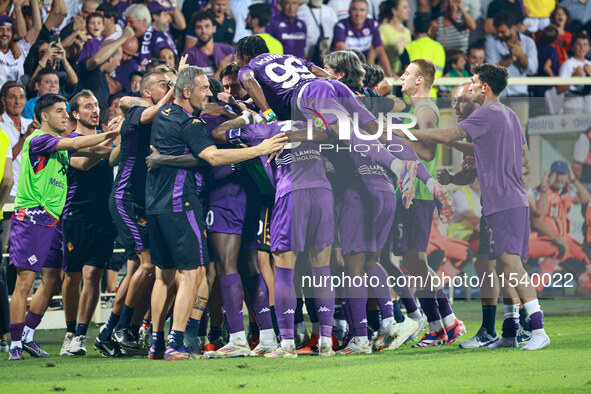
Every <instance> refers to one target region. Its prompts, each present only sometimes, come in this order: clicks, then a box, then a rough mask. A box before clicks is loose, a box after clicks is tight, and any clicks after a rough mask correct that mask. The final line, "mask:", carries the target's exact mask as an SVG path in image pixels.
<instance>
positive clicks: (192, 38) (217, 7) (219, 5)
mask: <svg viewBox="0 0 591 394" xmlns="http://www.w3.org/2000/svg"><path fill="white" fill-rule="evenodd" d="M209 4H210V8H211V12H212V14H213V17H214V19H213V20H214V22H215V23H214V25H215V28H216V29H215V34H214V35H213V41H214V42H221V43H223V44H228V45H232V42H233V40H234V33H236V21H235V20H234V18H233V17H232V16H231V14H230V7H229V4H230V0H210V2H209ZM196 43H197V35H196V34H195V23H194V21H193V20H192V19H191V20H190V23H189V25H188V26H187V31H186V35H185V49H189V48H190V47H192V46H193V45H195V44H196Z"/></svg>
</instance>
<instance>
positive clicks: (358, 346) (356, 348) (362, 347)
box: [337, 338, 371, 354]
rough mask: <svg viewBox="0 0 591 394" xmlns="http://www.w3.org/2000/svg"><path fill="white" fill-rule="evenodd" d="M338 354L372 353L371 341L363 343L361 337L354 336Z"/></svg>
mask: <svg viewBox="0 0 591 394" xmlns="http://www.w3.org/2000/svg"><path fill="white" fill-rule="evenodd" d="M337 354H371V345H370V344H369V341H365V343H361V341H359V338H354V339H353V340H352V341H351V342H349V344H348V345H347V347H346V348H344V349H343V350H339V351H338V352H337Z"/></svg>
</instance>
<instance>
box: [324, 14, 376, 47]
mask: <svg viewBox="0 0 591 394" xmlns="http://www.w3.org/2000/svg"><path fill="white" fill-rule="evenodd" d="M332 42H333V45H334V44H335V43H337V42H344V43H345V45H346V46H347V49H357V50H359V51H361V52H363V54H364V55H365V56H367V55H368V54H369V50H370V49H371V47H374V48H377V47H381V46H382V39H381V38H380V31H379V30H378V23H377V22H376V21H374V20H373V19H369V18H368V19H366V20H365V23H364V24H363V26H362V27H361V29H359V30H357V29H354V28H353V26H352V25H351V19H349V18H347V19H342V20H340V21H339V23H337V24H336V25H335V27H334V38H333V41H332Z"/></svg>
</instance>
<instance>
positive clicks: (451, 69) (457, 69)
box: [439, 49, 470, 97]
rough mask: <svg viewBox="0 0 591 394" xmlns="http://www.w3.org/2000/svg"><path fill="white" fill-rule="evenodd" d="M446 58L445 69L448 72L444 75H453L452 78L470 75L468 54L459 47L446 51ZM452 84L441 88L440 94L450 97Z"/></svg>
mask: <svg viewBox="0 0 591 394" xmlns="http://www.w3.org/2000/svg"><path fill="white" fill-rule="evenodd" d="M445 58H446V60H447V61H446V65H445V71H446V73H445V74H444V75H443V76H444V77H451V78H467V77H469V76H470V73H468V71H467V70H466V68H465V67H466V55H464V52H462V51H461V50H459V49H448V50H447V51H446V52H445ZM452 88H453V87H452V86H445V87H440V88H439V93H440V96H445V97H450V95H451V90H452Z"/></svg>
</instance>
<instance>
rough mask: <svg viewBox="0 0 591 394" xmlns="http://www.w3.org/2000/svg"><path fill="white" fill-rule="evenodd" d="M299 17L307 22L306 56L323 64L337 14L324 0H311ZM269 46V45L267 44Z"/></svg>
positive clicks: (300, 11) (336, 20) (304, 5)
mask: <svg viewBox="0 0 591 394" xmlns="http://www.w3.org/2000/svg"><path fill="white" fill-rule="evenodd" d="M298 18H300V19H301V20H302V21H304V23H305V24H306V50H305V52H306V57H307V58H308V59H310V61H311V62H312V63H314V64H319V65H322V58H323V57H324V55H326V54H328V51H329V50H330V46H331V44H332V37H333V34H334V26H335V25H336V24H337V22H338V19H337V14H336V12H334V10H333V9H332V8H330V7H329V6H327V5H325V4H322V0H310V1H309V2H308V4H302V5H301V6H300V9H299V10H298ZM267 46H268V45H267Z"/></svg>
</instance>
